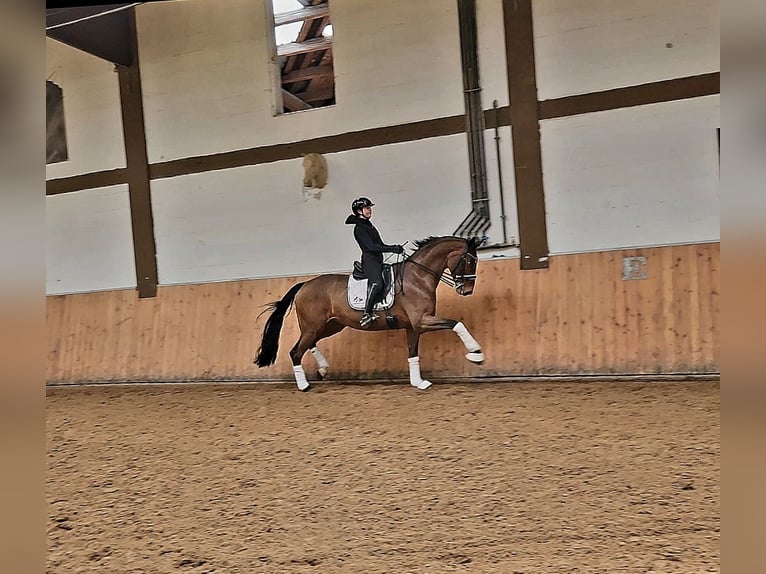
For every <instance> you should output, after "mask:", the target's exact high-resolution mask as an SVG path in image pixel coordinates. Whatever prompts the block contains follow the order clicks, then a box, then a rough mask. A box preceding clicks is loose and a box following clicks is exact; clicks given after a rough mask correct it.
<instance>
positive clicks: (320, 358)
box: [310, 347, 330, 379]
mask: <svg viewBox="0 0 766 574" xmlns="http://www.w3.org/2000/svg"><path fill="white" fill-rule="evenodd" d="M310 351H311V354H312V355H314V359H316V362H317V365H318V366H319V376H320V377H322V378H323V379H324V378H325V376H326V375H327V369H329V368H330V363H328V362H327V359H325V356H324V355H323V354H322V351H320V350H319V348H318V347H314V348H313V349H310Z"/></svg>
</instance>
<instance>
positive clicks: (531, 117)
mask: <svg viewBox="0 0 766 574" xmlns="http://www.w3.org/2000/svg"><path fill="white" fill-rule="evenodd" d="M503 20H504V24H505V54H506V64H507V67H508V93H509V96H510V102H511V106H510V116H511V125H512V126H513V129H512V130H511V136H512V140H513V150H512V153H513V162H514V172H515V176H516V204H517V216H518V222H519V243H520V246H521V268H522V269H545V268H547V267H548V234H547V231H546V221H545V194H544V191H543V165H542V152H541V149H540V118H539V115H538V106H537V79H536V76H535V45H534V35H533V29H532V0H503Z"/></svg>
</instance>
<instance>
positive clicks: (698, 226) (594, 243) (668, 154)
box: [541, 96, 721, 253]
mask: <svg viewBox="0 0 766 574" xmlns="http://www.w3.org/2000/svg"><path fill="white" fill-rule="evenodd" d="M719 114H720V96H708V97H705V98H697V99H694V100H683V101H678V102H669V103H663V104H654V105H649V106H641V107H636V108H626V109H621V110H613V111H609V112H600V113H597V114H588V115H583V116H575V117H570V118H562V119H557V120H548V121H545V122H543V123H542V126H541V136H542V152H543V181H544V185H545V205H546V212H547V223H548V243H549V247H550V251H551V253H572V252H583V251H599V250H605V249H616V248H625V247H639V246H654V245H668V244H679V243H694V242H705V241H720V237H721V234H720V199H719V191H718V190H719V171H718V141H717V135H716V128H718V127H719V126H720V119H719Z"/></svg>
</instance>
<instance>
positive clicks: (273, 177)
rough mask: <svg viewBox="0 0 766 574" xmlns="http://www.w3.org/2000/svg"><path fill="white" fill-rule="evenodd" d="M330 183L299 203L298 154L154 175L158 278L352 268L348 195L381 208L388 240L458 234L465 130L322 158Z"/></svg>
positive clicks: (379, 221) (466, 186)
mask: <svg viewBox="0 0 766 574" xmlns="http://www.w3.org/2000/svg"><path fill="white" fill-rule="evenodd" d="M326 159H327V164H328V171H329V183H328V185H327V187H326V188H325V189H324V190H323V192H322V196H321V199H319V200H309V201H304V199H303V196H302V194H301V191H300V190H301V180H302V175H303V170H302V166H301V160H298V159H296V160H289V161H283V162H275V163H271V164H265V165H259V166H252V167H243V168H238V169H232V170H225V171H218V172H211V173H203V174H196V175H189V176H182V177H177V178H172V179H163V180H157V181H155V182H154V183H153V207H154V221H155V226H156V229H157V232H156V233H157V237H156V240H157V252H158V265H159V274H160V282H161V283H162V284H171V283H191V282H200V281H219V280H228V279H237V278H249V277H272V276H283V275H299V274H304V273H306V274H313V273H324V272H330V271H343V272H346V271H348V270H350V268H351V264H352V262H353V260H354V259H355V258H357V257H358V255H359V249H358V247H357V246H356V243H355V241H354V239H353V234H352V227H351V226H347V225H345V224H344V220H345V218H346V216H347V215H348V214H349V213H350V204H351V201H352V200H353V199H354V198H355V197H357V196H359V195H366V196H369V197H371V198H372V199H373V201H374V202H375V203H376V204H377V206H376V208H375V214H374V217H373V221H374V223H375V224H376V226H377V227H378V229H379V230H380V232H381V234H382V236H383V240H384V241H386V242H387V243H403V242H404V241H407V240H414V239H419V238H422V237H425V236H428V235H446V234H449V233H451V232H452V231H454V229H455V228H456V227H457V225H458V224H459V223H460V221H462V219H463V217H465V215H467V213H468V210H469V209H470V191H469V190H470V183H469V176H468V160H467V149H466V140H465V136H463V135H458V136H447V137H443V138H434V139H430V140H422V141H417V142H411V143H404V144H393V145H389V146H382V147H378V148H369V149H360V150H354V151H348V152H342V153H337V154H328V155H327V156H326Z"/></svg>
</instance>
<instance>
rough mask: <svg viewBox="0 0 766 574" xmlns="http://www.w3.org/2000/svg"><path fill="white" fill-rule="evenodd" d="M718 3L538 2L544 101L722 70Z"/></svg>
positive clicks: (539, 69) (538, 56)
mask: <svg viewBox="0 0 766 574" xmlns="http://www.w3.org/2000/svg"><path fill="white" fill-rule="evenodd" d="M719 4H720V2H719V0H609V1H605V0H533V2H532V11H533V18H534V37H535V58H536V67H537V90H538V97H539V99H541V100H547V99H550V98H558V97H562V96H567V95H572V94H581V93H587V92H595V91H601V90H608V89H611V88H619V87H624V86H631V85H635V84H644V83H648V82H655V81H658V80H667V79H671V78H680V77H684V76H693V75H696V74H704V73H709V72H717V71H719V70H720V69H721V63H720V35H719V27H720V15H719ZM668 44H670V45H672V47H670V48H669V47H667V45H668Z"/></svg>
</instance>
